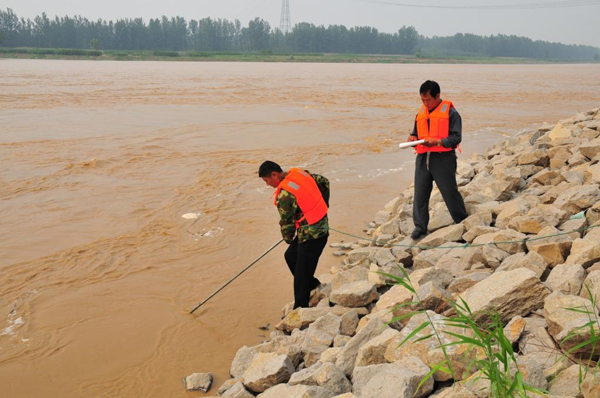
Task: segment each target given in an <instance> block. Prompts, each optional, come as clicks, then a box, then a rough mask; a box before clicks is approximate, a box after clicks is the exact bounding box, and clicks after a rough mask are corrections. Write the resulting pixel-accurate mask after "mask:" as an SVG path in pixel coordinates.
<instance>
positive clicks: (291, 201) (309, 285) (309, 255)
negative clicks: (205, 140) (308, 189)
mask: <svg viewBox="0 0 600 398" xmlns="http://www.w3.org/2000/svg"><path fill="white" fill-rule="evenodd" d="M305 171H306V172H307V173H309V174H310V175H311V177H312V178H313V179H314V180H315V182H316V183H317V187H318V188H319V191H320V192H321V195H322V196H323V199H324V201H325V203H326V204H327V207H329V180H327V178H325V177H323V176H321V175H318V174H311V173H310V172H309V171H307V170H305ZM258 175H259V177H261V178H262V179H263V180H264V181H265V183H266V184H267V185H269V186H271V187H273V188H277V187H278V186H279V184H281V181H283V179H285V177H286V176H287V173H286V172H284V171H283V170H282V169H281V167H280V166H279V165H278V164H277V163H274V162H271V161H266V162H264V163H263V164H262V165H261V166H260V168H259V171H258ZM275 203H276V205H277V210H278V211H279V216H280V221H279V225H280V227H281V236H282V237H283V239H284V240H285V242H286V243H288V244H289V245H290V246H289V247H288V249H287V250H286V252H285V261H286V263H287V265H288V267H289V269H290V271H291V273H292V275H293V276H294V300H295V301H294V308H298V307H308V303H309V300H310V292H311V290H313V289H315V288H316V287H318V286H319V285H320V282H319V280H318V279H317V278H315V277H314V274H315V271H316V269H317V264H318V262H319V257H320V256H321V253H323V249H324V248H325V245H326V244H327V238H328V237H329V223H328V219H327V215H325V216H324V217H323V218H322V219H321V220H320V221H318V222H317V223H315V224H313V225H309V224H308V222H307V221H306V220H302V221H300V223H299V225H298V227H296V223H297V222H298V220H301V219H302V216H303V214H302V210H301V209H300V207H299V205H298V202H297V201H296V197H295V196H294V195H293V194H292V193H290V192H288V191H286V190H284V189H282V190H281V191H280V192H279V195H277V198H275Z"/></svg>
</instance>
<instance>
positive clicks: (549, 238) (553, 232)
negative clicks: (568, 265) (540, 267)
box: [527, 227, 573, 267]
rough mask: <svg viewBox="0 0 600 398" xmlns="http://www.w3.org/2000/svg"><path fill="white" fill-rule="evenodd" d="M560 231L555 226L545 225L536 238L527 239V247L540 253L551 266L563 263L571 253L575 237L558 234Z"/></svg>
mask: <svg viewBox="0 0 600 398" xmlns="http://www.w3.org/2000/svg"><path fill="white" fill-rule="evenodd" d="M560 233H561V231H559V230H558V229H556V228H554V227H545V228H543V229H542V230H541V231H540V232H539V233H538V234H537V236H536V237H535V240H529V241H527V249H528V250H529V251H534V252H536V253H538V254H540V255H541V256H542V257H544V259H545V260H546V262H547V263H548V264H549V265H550V266H551V267H554V266H555V265H558V264H562V263H564V262H565V258H566V257H567V256H568V255H569V251H570V250H571V245H572V244H573V239H571V237H570V236H569V235H558V234H560ZM557 235H558V236H557Z"/></svg>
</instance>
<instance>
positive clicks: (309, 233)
mask: <svg viewBox="0 0 600 398" xmlns="http://www.w3.org/2000/svg"><path fill="white" fill-rule="evenodd" d="M305 171H306V172H307V173H308V174H310V172H309V171H308V170H305ZM310 175H311V176H312V177H313V178H314V179H315V182H316V183H317V186H318V187H319V190H320V191H321V195H323V199H325V203H326V204H327V206H328V207H329V180H328V179H327V178H325V177H323V176H320V175H318V174H310ZM277 210H279V216H280V217H281V220H280V221H279V225H280V226H281V236H282V237H283V239H284V240H285V241H286V242H287V243H288V244H289V243H292V241H293V240H294V236H295V235H296V233H297V234H298V242H299V243H302V242H306V241H307V240H309V239H317V238H321V237H323V236H325V235H327V234H328V233H329V222H328V220H327V215H325V217H323V218H322V219H321V221H319V222H317V223H316V224H313V225H308V223H307V222H306V220H303V221H302V222H301V223H300V227H299V228H298V231H296V221H297V220H299V219H301V218H302V210H300V206H298V202H297V201H296V197H295V196H294V195H292V194H291V193H289V192H288V191H286V190H284V189H282V190H281V192H280V193H279V195H278V196H277Z"/></svg>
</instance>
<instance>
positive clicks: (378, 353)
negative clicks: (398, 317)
mask: <svg viewBox="0 0 600 398" xmlns="http://www.w3.org/2000/svg"><path fill="white" fill-rule="evenodd" d="M398 335H400V332H398V331H397V330H394V329H386V330H385V331H384V332H383V333H381V334H380V335H379V336H377V337H375V338H372V339H371V340H369V341H368V342H367V343H366V344H364V345H363V346H362V347H360V348H359V350H358V356H357V357H356V364H355V366H369V365H377V364H380V363H386V362H387V361H386V359H385V352H386V350H387V348H388V346H389V345H390V342H391V341H392V340H394V338H396V337H397V336H398Z"/></svg>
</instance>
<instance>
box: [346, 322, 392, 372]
mask: <svg viewBox="0 0 600 398" xmlns="http://www.w3.org/2000/svg"><path fill="white" fill-rule="evenodd" d="M386 328H388V326H385V324H384V323H383V322H382V321H381V320H380V319H379V318H372V319H371V320H370V321H369V322H367V324H366V325H365V326H363V328H362V329H360V331H359V332H358V333H356V335H355V336H354V337H352V338H351V339H350V341H349V342H347V343H346V345H345V346H344V347H343V348H342V350H341V351H340V353H339V354H338V356H337V359H336V361H335V365H336V366H337V367H338V368H339V369H340V370H341V371H342V372H344V374H345V375H346V376H350V375H351V374H352V371H353V370H354V364H355V362H356V356H357V355H358V350H359V349H360V347H362V346H363V345H364V344H366V343H367V342H368V341H369V340H371V339H373V338H375V337H377V336H379V335H380V334H381V333H382V332H383V331H384V330H385V329H386Z"/></svg>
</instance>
